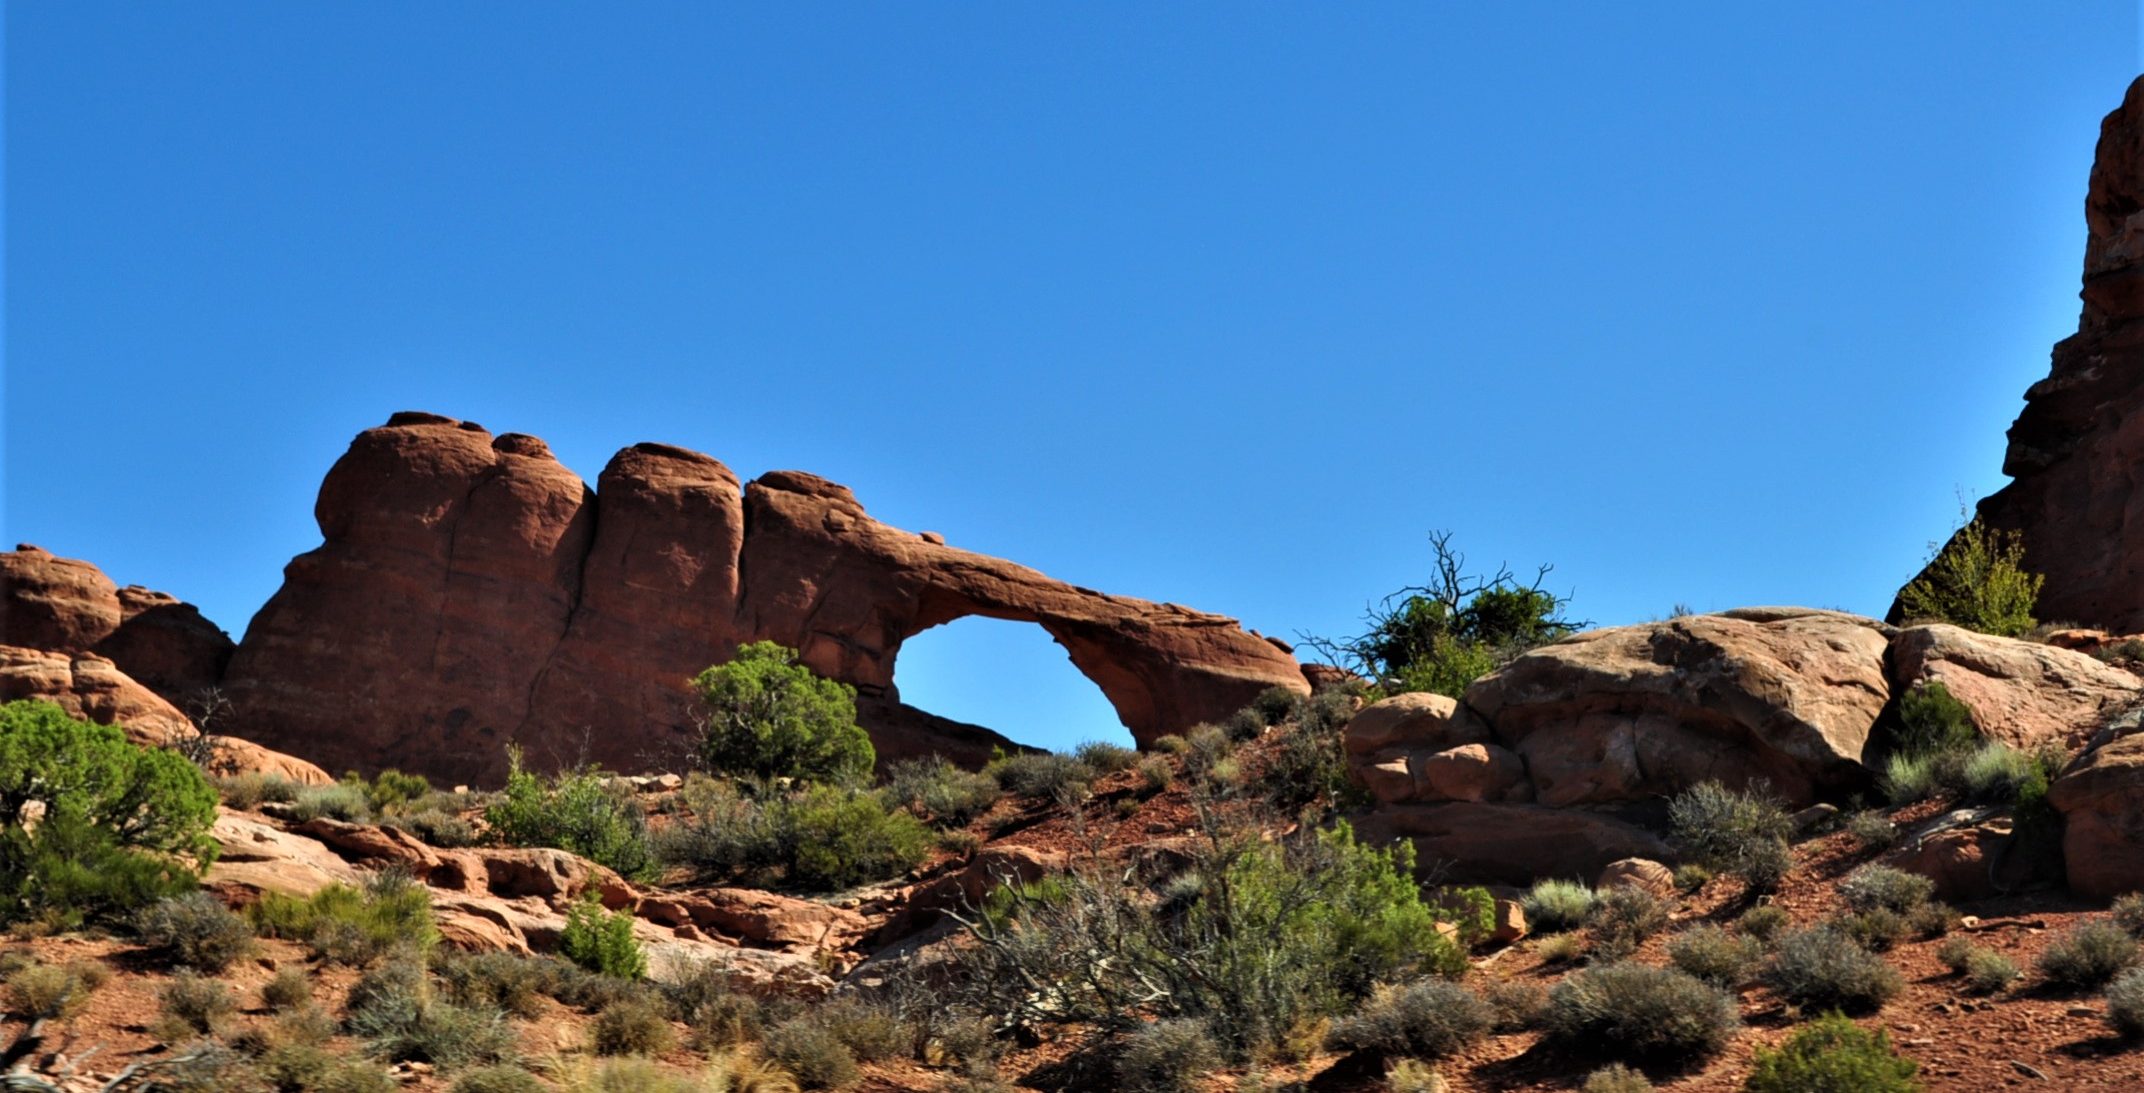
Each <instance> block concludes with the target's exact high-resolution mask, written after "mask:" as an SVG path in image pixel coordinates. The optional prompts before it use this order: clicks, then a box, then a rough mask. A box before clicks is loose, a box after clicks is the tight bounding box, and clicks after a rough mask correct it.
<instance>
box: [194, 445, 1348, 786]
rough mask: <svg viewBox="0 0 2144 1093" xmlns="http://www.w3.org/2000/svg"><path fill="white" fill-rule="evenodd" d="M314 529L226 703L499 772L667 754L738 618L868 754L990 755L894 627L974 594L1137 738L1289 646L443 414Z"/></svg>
mask: <svg viewBox="0 0 2144 1093" xmlns="http://www.w3.org/2000/svg"><path fill="white" fill-rule="evenodd" d="M315 512H316V515H317V517H318V519H319V523H320V529H321V534H322V537H323V539H324V542H323V543H322V544H321V546H320V547H319V548H317V549H315V550H312V551H309V552H307V553H305V554H303V555H300V556H299V557H297V558H295V559H293V560H292V562H291V563H290V565H289V566H288V567H287V568H286V569H285V571H284V583H283V587H282V588H281V589H280V590H279V591H278V592H277V593H276V595H275V596H274V597H273V598H272V599H271V600H270V601H269V602H268V604H267V605H266V606H265V607H263V608H262V610H261V612H260V614H259V615H257V616H256V617H255V618H254V620H253V624H252V625H251V626H250V627H249V628H248V629H247V631H246V637H245V640H244V641H243V642H242V643H241V644H240V647H239V649H238V650H237V652H236V654H235V655H234V656H233V657H232V659H231V662H230V664H229V667H228V668H227V670H226V671H225V673H224V688H225V691H226V692H227V694H228V695H229V697H230V700H231V703H232V707H233V711H232V712H233V718H234V722H233V724H234V730H233V731H236V732H237V733H239V734H240V735H243V736H246V737H247V738H249V739H253V740H257V741H260V742H262V743H264V744H266V745H268V746H271V747H277V748H281V749H285V750H290V751H294V752H296V753H299V754H303V755H304V756H306V757H307V758H309V759H312V760H314V761H317V762H319V763H321V764H322V765H323V766H326V767H328V768H329V769H336V770H340V769H345V768H356V769H359V770H363V771H375V770H378V769H381V768H383V767H386V766H397V767H400V768H402V769H405V770H413V771H418V772H422V773H425V774H428V775H431V776H432V777H434V778H435V779H439V780H443V781H446V782H449V783H453V782H469V783H473V784H496V783H497V782H499V781H500V780H502V779H503V778H504V775H505V772H506V749H507V747H508V745H510V744H518V745H520V746H521V747H522V748H523V749H524V751H525V753H526V756H527V759H528V762H529V763H530V765H531V766H534V767H539V768H559V767H564V766H570V765H573V764H575V763H578V762H582V761H594V762H599V763H602V764H604V765H606V766H609V767H612V768H613V769H619V770H624V771H628V772H630V771H636V770H645V769H649V768H651V767H652V768H656V769H661V768H664V767H672V768H674V767H675V765H676V758H677V757H678V755H679V754H680V753H681V752H682V751H683V750H684V749H686V748H688V747H689V746H690V744H691V742H692V737H693V733H694V725H693V714H694V710H693V704H692V700H691V696H690V694H689V692H688V689H687V683H688V681H689V679H690V678H691V676H692V675H694V674H695V673H697V672H698V671H700V670H701V669H703V668H705V667H707V666H708V665H709V664H712V663H715V662H717V661H719V660H721V659H724V658H726V657H727V656H729V655H730V653H731V651H733V650H734V649H735V648H736V646H737V645H738V644H740V643H743V642H747V641H756V640H773V641H778V642H781V643H782V644H784V645H788V646H790V647H791V648H795V649H798V650H800V652H801V655H802V657H803V659H804V661H805V662H806V663H807V664H809V665H810V666H811V667H812V668H814V669H815V670H817V671H819V672H820V673H821V674H824V675H828V676H831V677H833V678H836V679H839V680H842V681H844V682H847V683H850V684H852V685H854V686H855V687H856V688H857V689H858V691H859V702H858V708H859V719H860V720H861V721H863V722H864V724H865V727H866V728H867V729H869V730H871V732H872V735H873V740H874V742H875V743H876V744H877V746H878V752H879V758H880V760H881V762H891V761H893V760H897V759H900V758H904V757H909V756H922V755H930V754H942V755H945V756H946V757H948V758H951V759H953V760H955V761H958V762H965V763H970V764H980V763H982V762H983V761H985V760H987V759H988V758H989V756H990V754H991V753H992V750H993V749H994V748H999V747H1007V746H1010V741H1007V740H1005V738H1003V737H1001V736H998V735H997V734H995V733H992V732H989V731H988V730H985V729H981V728H978V727H975V726H969V725H963V724H961V723H959V722H954V721H949V720H946V719H943V718H935V717H932V716H931V715H929V714H926V713H924V712H922V711H918V710H913V709H911V708H909V707H907V706H904V705H902V704H901V703H900V701H899V695H898V693H897V691H896V689H895V688H894V686H893V676H894V661H895V658H896V657H897V656H898V655H899V652H900V648H901V644H902V643H903V642H904V641H906V640H907V639H908V638H910V637H912V636H914V635H915V634H917V633H920V632H922V631H923V630H926V629H929V628H930V627H933V626H938V625H941V624H943V623H946V622H950V621H952V620H954V619H957V618H961V617H963V616H967V615H983V616H987V617H991V618H1000V619H1010V620H1015V621H1024V622H1033V623H1035V624H1037V625H1039V626H1041V627H1042V628H1043V629H1044V630H1045V631H1047V632H1048V633H1050V634H1051V636H1053V637H1054V638H1056V639H1057V641H1058V642H1059V643H1060V644H1061V645H1063V646H1064V648H1065V650H1066V653H1067V655H1068V656H1069V657H1070V658H1071V660H1072V662H1073V664H1074V666H1075V667H1077V668H1078V669H1079V670H1080V671H1081V672H1083V673H1085V674H1086V675H1087V676H1088V677H1089V678H1090V679H1092V680H1094V682H1095V684H1096V685H1097V686H1098V687H1099V688H1100V689H1101V690H1102V692H1103V694H1104V695H1105V696H1106V697H1108V698H1109V700H1110V702H1111V703H1112V704H1113V705H1114V706H1115V707H1116V710H1117V712H1118V715H1119V716H1120V717H1121V718H1122V719H1123V721H1124V723H1125V724H1126V725H1128V726H1129V727H1130V728H1131V730H1132V732H1133V734H1134V736H1136V737H1137V738H1138V739H1140V740H1142V741H1151V740H1153V739H1155V738H1156V737H1159V736H1161V735H1163V734H1166V733H1171V732H1180V731H1183V730H1184V729H1187V728H1189V727H1190V726H1192V725H1195V724H1197V723H1199V722H1202V721H1217V720H1220V719H1221V718H1224V717H1226V716H1227V715H1228V714H1229V713H1231V712H1232V711H1234V710H1235V709H1237V708H1238V707H1240V706H1242V705H1244V704H1245V703H1247V702H1248V701H1249V700H1250V699H1251V698H1253V697H1255V696H1256V695H1257V694H1258V693H1259V692H1260V691H1263V690H1265V689H1267V688H1269V687H1275V686H1279V687H1285V688H1288V689H1291V690H1295V691H1298V692H1304V693H1307V692H1308V690H1309V684H1308V683H1307V682H1306V681H1305V678H1304V675H1303V672H1302V669H1301V667H1300V666H1299V665H1298V664H1297V663H1296V662H1295V659H1294V657H1293V656H1291V655H1290V654H1289V653H1288V652H1286V651H1285V650H1284V649H1282V648H1281V647H1280V646H1278V645H1276V644H1274V643H1272V642H1270V641H1267V640H1265V639H1263V638H1260V637H1258V636H1256V635H1254V634H1251V633H1249V632H1248V631H1246V630H1244V629H1243V628H1242V627H1241V626H1240V625H1238V624H1237V623H1236V622H1235V620H1233V619H1228V618H1225V617H1222V616H1219V615H1210V614H1205V613H1202V612H1198V611H1193V610H1190V609H1189V608H1184V607H1179V606H1177V605H1174V604H1155V603H1148V602H1146V601H1142V600H1134V599H1127V598H1124V597H1118V596H1110V595H1105V594H1103V593H1099V592H1095V591H1093V590H1091V589H1084V588H1078V587H1075V586H1072V585H1068V584H1065V583H1064V582H1061V581H1055V580H1052V579H1050V578H1048V577H1045V576H1043V575H1042V574H1040V573H1037V572H1035V571H1033V570H1031V569H1027V568H1024V567H1022V566H1018V565H1014V564H1012V563H1010V562H1006V561H1002V560H1000V559H996V558H990V557H987V556H984V555H979V554H973V553H969V552H967V551H962V550H957V549H954V548H952V547H948V546H946V545H944V543H943V542H933V541H931V540H929V539H925V538H923V537H920V536H916V535H912V534H910V533H908V532H905V531H901V530H899V529H895V528H891V527H888V526H886V525H884V524H881V523H879V522H878V521H876V520H874V519H872V518H871V517H870V515H869V514H868V513H866V512H865V511H864V509H863V507H862V506H861V504H859V503H858V502H857V500H856V498H855V496H854V495H853V494H851V493H850V492H849V491H848V490H847V489H846V488H844V487H841V486H838V485H835V484H834V483H831V482H828V481H826V480H824V479H821V478H817V477H814V476H812V475H808V474H802V473H799V472H793V471H781V472H775V473H771V474H768V475H765V476H763V477H762V478H760V479H759V480H757V481H755V482H752V483H750V484H749V485H745V486H742V487H740V486H739V484H738V480H737V477H736V476H735V475H734V474H732V473H731V472H730V471H729V470H728V469H727V468H726V467H724V466H723V465H722V464H721V463H719V462H717V461H716V460H714V459H711V458H709V457H707V456H704V455H700V454H698V453H696V452H690V451H686V450H684V449H682V448H673V447H669V446H666V445H657V444H641V445H636V446H634V447H632V448H628V449H626V450H624V451H621V452H619V453H618V455H617V456H616V457H615V458H613V459H612V460H611V462H610V465H609V466H608V467H606V468H605V469H604V472H603V474H602V475H601V477H600V478H599V479H598V488H596V489H593V490H592V489H590V488H588V486H587V485H586V484H585V483H583V482H582V481H581V480H580V479H579V478H578V477H576V476H575V475H574V474H573V473H572V472H571V471H569V470H567V469H566V468H565V467H564V466H562V465H561V464H560V463H559V462H558V461H557V460H556V459H555V458H553V457H552V455H551V453H550V451H549V449H548V448H547V447H545V445H544V444H543V442H542V441H540V440H537V439H535V438H534V437H528V436H522V435H518V434H506V435H503V436H499V437H493V436H492V435H491V434H490V433H489V432H486V431H485V430H484V429H482V428H481V427H479V426H476V425H474V424H471V423H468V422H461V421H456V420H453V419H451V418H445V417H440V416H438V415H433V414H423V413H401V414H396V415H394V416H393V417H392V418H390V419H389V421H388V423H387V424H386V425H384V426H381V427H379V428H375V429H368V430H366V431H365V432H363V433H361V434H359V435H358V437H357V439H356V440H355V441H353V442H352V444H351V446H350V450H349V451H348V452H346V453H345V454H344V455H343V456H342V458H341V459H339V460H338V461H337V462H336V464H335V466H334V468H333V469H331V470H330V471H329V472H328V476H327V480H326V481H325V482H324V483H323V484H322V486H321V491H320V499H319V503H318V505H317V506H316V510H315Z"/></svg>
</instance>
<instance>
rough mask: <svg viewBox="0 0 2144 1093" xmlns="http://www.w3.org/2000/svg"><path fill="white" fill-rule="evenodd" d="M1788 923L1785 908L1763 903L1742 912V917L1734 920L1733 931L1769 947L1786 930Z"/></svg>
mask: <svg viewBox="0 0 2144 1093" xmlns="http://www.w3.org/2000/svg"><path fill="white" fill-rule="evenodd" d="M1788 921H1789V920H1788V917H1787V911H1786V908H1784V907H1780V906H1778V905H1777V904H1771V903H1763V904H1758V905H1757V906H1755V907H1752V908H1750V909H1749V910H1747V911H1744V912H1742V917H1741V918H1738V919H1736V920H1735V929H1737V930H1740V931H1742V932H1743V933H1745V934H1748V935H1749V936H1751V937H1754V938H1756V939H1757V940H1758V941H1759V942H1762V943H1764V944H1766V945H1769V944H1771V943H1772V939H1773V938H1774V937H1777V936H1779V933H1780V931H1782V930H1785V929H1786V928H1787V925H1788Z"/></svg>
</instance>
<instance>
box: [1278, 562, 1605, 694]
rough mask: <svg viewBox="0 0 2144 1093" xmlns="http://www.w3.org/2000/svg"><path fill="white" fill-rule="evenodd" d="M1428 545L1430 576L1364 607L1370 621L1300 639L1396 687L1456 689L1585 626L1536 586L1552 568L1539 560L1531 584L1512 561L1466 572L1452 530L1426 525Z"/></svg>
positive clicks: (1455, 691) (1449, 691)
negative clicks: (1359, 627)
mask: <svg viewBox="0 0 2144 1093" xmlns="http://www.w3.org/2000/svg"><path fill="white" fill-rule="evenodd" d="M1429 546H1430V550H1431V551H1432V553H1434V554H1435V560H1434V562H1433V572H1432V573H1431V576H1430V580H1429V583H1427V584H1421V585H1409V586H1408V587H1406V588H1402V589H1399V590H1398V591H1396V592H1393V593H1392V594H1390V595H1388V596H1386V597H1385V598H1384V599H1383V600H1381V601H1379V602H1378V603H1377V604H1375V605H1374V606H1371V607H1369V608H1367V609H1366V610H1365V611H1364V612H1363V621H1364V622H1365V623H1367V624H1368V628H1367V629H1365V630H1364V631H1363V632H1362V633H1360V634H1357V635H1355V636H1354V637H1349V638H1338V639H1332V638H1321V637H1316V636H1313V635H1308V634H1305V635H1302V637H1303V643H1304V644H1305V645H1307V646H1309V647H1310V648H1313V649H1316V650H1317V651H1318V652H1320V653H1322V654H1324V655H1325V656H1327V657H1330V658H1331V659H1333V660H1334V661H1336V662H1339V663H1340V664H1341V665H1342V666H1343V667H1346V668H1350V669H1352V670H1354V671H1356V672H1358V673H1360V674H1362V675H1365V676H1369V677H1370V678H1373V679H1377V680H1383V681H1387V682H1390V683H1396V685H1397V687H1398V689H1400V690H1403V691H1434V692H1436V693H1438V694H1446V695H1457V694H1459V692H1460V691H1462V690H1464V689H1465V688H1466V685H1467V684H1469V683H1472V682H1473V681H1474V680H1475V679H1477V678H1479V677H1481V676H1483V675H1486V674H1488V673H1489V672H1492V671H1495V670H1496V669H1497V668H1499V667H1502V666H1503V665H1504V664H1505V663H1507V662H1509V661H1510V660H1511V659H1512V658H1513V657H1516V656H1518V655H1519V654H1520V653H1523V652H1525V651H1526V650H1528V649H1531V648H1533V647H1534V646H1536V645H1541V644H1544V643H1547V642H1551V641H1555V640H1556V639H1558V638H1562V637H1566V636H1569V635H1570V634H1571V633H1573V632H1575V631H1577V630H1578V629H1580V628H1581V627H1583V626H1585V625H1586V624H1585V623H1583V622H1577V621H1573V620H1570V619H1566V618H1564V617H1563V610H1564V608H1565V607H1566V606H1567V605H1568V604H1569V602H1570V601H1569V599H1568V598H1566V597H1562V596H1558V595H1556V594H1554V593H1552V592H1547V591H1544V590H1543V589H1542V588H1541V584H1542V582H1543V581H1545V580H1547V579H1548V575H1549V572H1550V571H1551V569H1552V568H1553V567H1551V566H1546V565H1544V566H1541V567H1540V568H1539V569H1537V570H1536V571H1535V574H1534V580H1533V583H1532V584H1520V583H1519V581H1518V579H1517V578H1516V577H1515V576H1513V575H1512V572H1511V570H1510V568H1509V567H1502V566H1500V567H1498V568H1497V571H1496V572H1495V573H1492V574H1490V575H1488V576H1482V575H1481V574H1478V573H1468V572H1466V564H1467V558H1466V555H1464V554H1461V553H1459V552H1458V551H1457V550H1454V549H1453V548H1452V533H1451V532H1448V531H1435V532H1431V533H1430V536H1429Z"/></svg>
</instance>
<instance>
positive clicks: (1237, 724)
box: [1221, 707, 1267, 744]
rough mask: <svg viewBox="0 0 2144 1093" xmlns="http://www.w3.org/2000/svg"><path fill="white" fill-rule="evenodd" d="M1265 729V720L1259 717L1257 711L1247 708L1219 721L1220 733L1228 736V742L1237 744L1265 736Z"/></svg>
mask: <svg viewBox="0 0 2144 1093" xmlns="http://www.w3.org/2000/svg"><path fill="white" fill-rule="evenodd" d="M1266 728H1267V725H1266V719H1265V718H1264V717H1261V716H1259V713H1258V711H1257V710H1253V709H1250V708H1249V707H1245V708H1243V709H1240V710H1237V711H1236V712H1235V713H1232V714H1229V715H1228V716H1227V717H1225V718H1223V719H1222V720H1221V731H1222V732H1224V733H1227V734H1228V738H1229V740H1230V741H1232V742H1234V743H1238V744H1242V743H1246V742H1248V741H1251V740H1256V739H1258V738H1259V737H1260V736H1262V735H1264V734H1265V731H1266Z"/></svg>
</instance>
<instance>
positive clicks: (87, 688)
mask: <svg viewBox="0 0 2144 1093" xmlns="http://www.w3.org/2000/svg"><path fill="white" fill-rule="evenodd" d="M18 698H42V699H44V700H46V701H48V702H51V703H54V704H55V705H57V706H59V707H60V708H61V709H63V710H66V711H67V712H68V713H69V714H70V715H72V716H75V717H79V718H82V719H83V720H85V721H94V722H96V723H97V724H99V725H118V726H120V727H121V728H123V729H125V730H126V733H127V738H128V739H130V740H133V741H134V742H135V743H137V744H149V745H160V744H166V743H170V742H172V741H175V740H181V739H185V738H187V737H191V736H193V735H194V726H193V722H191V721H189V720H187V719H186V715H185V714H183V713H180V712H179V711H178V709H177V708H175V707H174V706H172V704H171V703H169V702H166V701H164V699H163V698H161V697H159V696H158V695H157V694H156V692H154V691H151V690H150V689H148V688H147V687H144V686H142V685H141V684H139V683H136V682H134V680H133V679H132V678H130V677H128V676H127V674H126V673H125V672H122V671H120V670H119V666H118V665H116V664H113V663H112V662H111V661H109V660H106V659H104V658H103V657H100V656H97V655H95V654H92V653H65V652H52V651H47V650H42V649H28V648H23V647H21V646H15V645H0V701H12V700H14V699H18Z"/></svg>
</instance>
